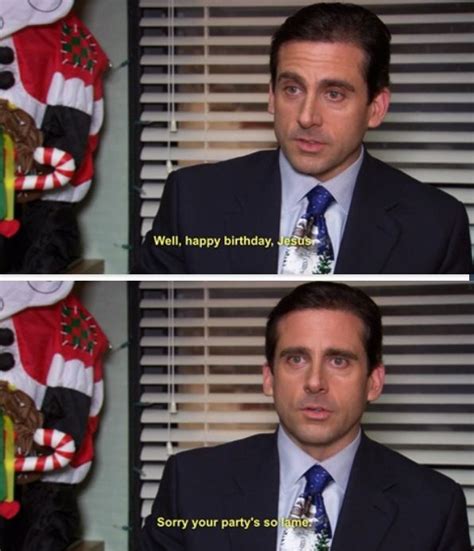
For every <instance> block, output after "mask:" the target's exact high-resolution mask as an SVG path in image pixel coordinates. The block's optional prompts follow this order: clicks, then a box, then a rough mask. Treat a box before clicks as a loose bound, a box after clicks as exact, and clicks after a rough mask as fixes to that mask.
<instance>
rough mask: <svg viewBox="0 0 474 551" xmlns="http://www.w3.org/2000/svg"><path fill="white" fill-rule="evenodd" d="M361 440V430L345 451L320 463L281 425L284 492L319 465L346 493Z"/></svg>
mask: <svg viewBox="0 0 474 551" xmlns="http://www.w3.org/2000/svg"><path fill="white" fill-rule="evenodd" d="M360 440H361V430H360V429H359V432H358V434H357V436H356V437H355V438H354V440H353V441H352V442H351V443H350V444H348V445H347V446H346V447H345V448H344V449H342V450H341V451H339V452H338V453H336V454H335V455H333V456H332V457H330V458H329V459H326V460H325V461H321V462H318V461H316V460H315V459H314V458H313V457H311V456H310V455H309V454H307V453H306V452H305V451H303V450H302V449H301V448H300V447H299V446H297V445H296V444H295V443H294V442H293V440H291V438H290V437H289V436H288V435H287V433H286V432H285V430H284V429H283V427H282V426H281V425H280V426H279V429H278V437H277V446H278V455H279V458H280V484H281V486H282V489H283V491H285V490H286V489H289V488H291V487H293V486H294V485H295V484H297V483H298V481H299V480H300V479H301V477H302V476H303V475H304V474H305V472H306V471H307V470H308V469H309V468H311V467H312V466H313V465H317V464H318V465H321V466H322V467H324V468H325V469H326V471H327V472H328V473H329V474H330V475H331V476H332V478H333V480H334V482H335V483H336V484H337V485H338V486H339V487H340V488H341V489H342V491H343V492H345V491H346V488H347V483H348V481H349V475H350V472H351V469H352V463H353V462H354V458H355V454H356V452H357V449H358V448H359V444H360Z"/></svg>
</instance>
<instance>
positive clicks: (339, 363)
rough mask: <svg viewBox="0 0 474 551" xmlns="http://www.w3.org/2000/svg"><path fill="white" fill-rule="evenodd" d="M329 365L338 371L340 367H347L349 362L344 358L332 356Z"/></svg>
mask: <svg viewBox="0 0 474 551" xmlns="http://www.w3.org/2000/svg"><path fill="white" fill-rule="evenodd" d="M331 365H333V366H334V367H337V368H339V369H340V368H341V367H347V366H348V365H349V360H348V359H347V358H344V356H333V357H332V358H331Z"/></svg>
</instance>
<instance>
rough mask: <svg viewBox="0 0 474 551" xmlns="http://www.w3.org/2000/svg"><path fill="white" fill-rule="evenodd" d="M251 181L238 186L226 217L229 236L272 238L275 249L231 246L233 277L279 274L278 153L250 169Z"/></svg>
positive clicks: (271, 154) (270, 153) (279, 190)
mask: <svg viewBox="0 0 474 551" xmlns="http://www.w3.org/2000/svg"><path fill="white" fill-rule="evenodd" d="M249 172H250V177H248V176H247V177H246V179H244V178H243V179H242V181H241V182H238V186H236V190H235V193H234V201H233V203H232V204H233V206H232V207H231V208H230V209H229V211H228V212H226V213H223V214H224V216H225V218H226V230H227V233H226V235H227V236H232V235H233V236H236V237H241V236H249V237H252V236H258V237H263V238H271V239H272V240H273V246H271V247H268V248H264V247H261V246H252V245H251V246H230V247H228V248H227V250H228V251H229V257H230V266H231V269H230V273H248V274H257V273H262V274H264V273H276V272H277V267H278V246H277V243H276V241H277V239H278V235H279V231H280V206H281V181H280V168H279V165H278V150H276V151H274V152H268V155H266V156H265V157H262V158H261V162H259V163H258V164H255V163H254V164H253V165H252V166H251V167H250V168H249Z"/></svg>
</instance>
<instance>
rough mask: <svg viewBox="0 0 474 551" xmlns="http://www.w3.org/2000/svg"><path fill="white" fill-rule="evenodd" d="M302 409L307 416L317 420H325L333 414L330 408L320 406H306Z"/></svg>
mask: <svg viewBox="0 0 474 551" xmlns="http://www.w3.org/2000/svg"><path fill="white" fill-rule="evenodd" d="M301 411H302V412H303V415H304V416H305V417H307V418H309V419H313V420H316V421H324V420H326V419H328V418H329V417H330V415H331V411H330V410H329V409H326V408H324V407H319V406H306V407H303V408H301Z"/></svg>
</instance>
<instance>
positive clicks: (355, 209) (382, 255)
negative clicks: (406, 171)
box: [335, 152, 400, 274]
mask: <svg viewBox="0 0 474 551" xmlns="http://www.w3.org/2000/svg"><path fill="white" fill-rule="evenodd" d="M398 201H399V198H398V197H393V196H392V195H390V194H389V193H388V191H387V189H386V187H385V185H384V182H383V181H379V179H378V171H377V169H376V166H375V163H374V161H373V159H372V158H371V156H370V155H369V154H368V153H367V152H365V157H364V162H363V164H362V166H361V169H360V172H359V175H358V177H357V181H356V185H355V188H354V194H353V196H352V202H351V206H350V209H349V214H348V217H347V223H346V227H345V230H344V235H343V236H342V241H341V246H340V249H339V255H338V259H337V262H336V267H335V273H340V274H341V273H344V274H350V273H353V274H357V273H358V274H360V273H374V274H376V273H381V272H382V271H383V268H384V265H385V264H386V262H387V260H388V258H389V257H390V253H391V251H392V249H393V247H394V246H395V244H396V242H397V240H398V237H399V234H400V227H399V225H398V223H397V222H396V220H395V219H394V218H393V217H392V216H391V213H390V211H391V210H392V209H393V208H394V207H395V206H396V205H397V203H398Z"/></svg>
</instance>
